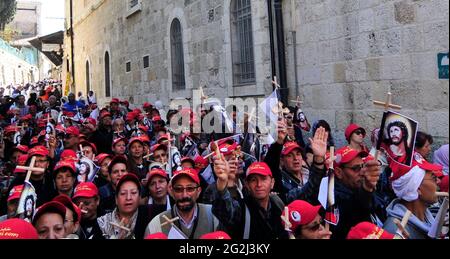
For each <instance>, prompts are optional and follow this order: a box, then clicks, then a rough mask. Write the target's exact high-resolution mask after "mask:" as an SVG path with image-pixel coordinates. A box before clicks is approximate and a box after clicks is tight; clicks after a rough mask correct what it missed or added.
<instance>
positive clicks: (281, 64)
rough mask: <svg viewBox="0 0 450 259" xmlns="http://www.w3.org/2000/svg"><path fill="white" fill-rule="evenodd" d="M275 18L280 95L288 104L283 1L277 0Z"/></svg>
mask: <svg viewBox="0 0 450 259" xmlns="http://www.w3.org/2000/svg"><path fill="white" fill-rule="evenodd" d="M274 7H275V20H276V32H277V43H278V45H277V46H278V69H279V73H280V86H281V89H280V95H281V101H282V102H283V103H284V104H285V105H288V96H289V89H288V87H287V73H286V45H285V40H284V30H283V1H282V0H275V2H274Z"/></svg>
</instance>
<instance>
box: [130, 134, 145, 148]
mask: <svg viewBox="0 0 450 259" xmlns="http://www.w3.org/2000/svg"><path fill="white" fill-rule="evenodd" d="M134 142H140V143H141V144H142V145H144V141H142V139H141V138H140V137H133V138H131V139H130V141H129V142H128V148H130V147H131V144H133V143H134Z"/></svg>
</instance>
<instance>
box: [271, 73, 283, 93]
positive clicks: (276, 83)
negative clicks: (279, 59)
mask: <svg viewBox="0 0 450 259" xmlns="http://www.w3.org/2000/svg"><path fill="white" fill-rule="evenodd" d="M272 84H273V85H274V86H275V89H276V90H279V89H280V88H281V86H280V84H278V81H277V77H276V76H274V77H273V80H272Z"/></svg>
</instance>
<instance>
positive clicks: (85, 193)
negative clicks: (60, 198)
mask: <svg viewBox="0 0 450 259" xmlns="http://www.w3.org/2000/svg"><path fill="white" fill-rule="evenodd" d="M96 196H98V188H97V186H95V184H94V183H91V182H84V183H79V184H78V185H77V187H75V191H74V195H73V197H72V200H74V199H76V198H79V197H82V198H93V197H96Z"/></svg>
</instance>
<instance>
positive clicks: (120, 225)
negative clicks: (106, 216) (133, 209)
mask: <svg viewBox="0 0 450 259" xmlns="http://www.w3.org/2000/svg"><path fill="white" fill-rule="evenodd" d="M123 220H124V219H122V220H121V221H120V224H117V223H114V222H111V221H108V223H109V224H110V225H112V226H114V227H118V228H120V229H122V230H125V231H127V232H131V229H129V228H127V227H124V226H123V225H122V224H123Z"/></svg>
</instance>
